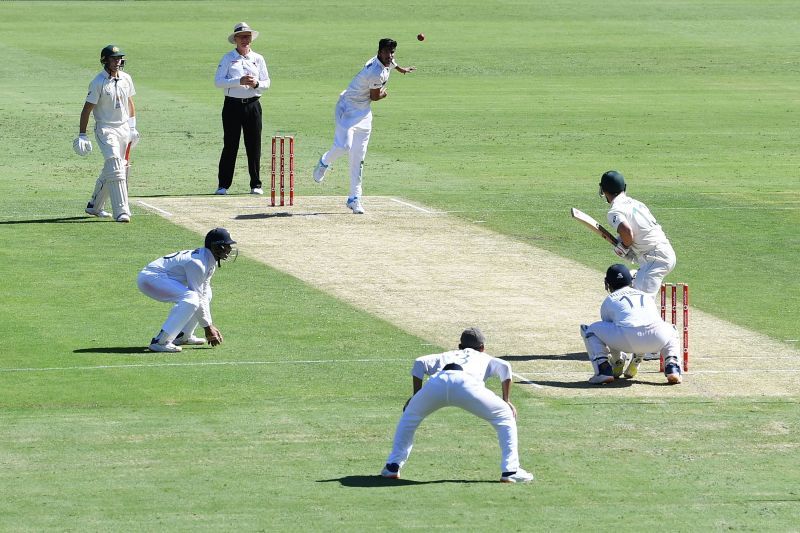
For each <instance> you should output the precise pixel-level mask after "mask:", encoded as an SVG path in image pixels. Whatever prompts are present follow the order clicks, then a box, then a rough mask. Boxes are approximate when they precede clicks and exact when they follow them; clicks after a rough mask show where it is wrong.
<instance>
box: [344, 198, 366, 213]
mask: <svg viewBox="0 0 800 533" xmlns="http://www.w3.org/2000/svg"><path fill="white" fill-rule="evenodd" d="M347 207H349V208H350V209H352V210H353V214H354V215H363V214H364V207H363V206H362V205H361V200H359V199H358V198H349V199H348V200H347Z"/></svg>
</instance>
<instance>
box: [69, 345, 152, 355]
mask: <svg viewBox="0 0 800 533" xmlns="http://www.w3.org/2000/svg"><path fill="white" fill-rule="evenodd" d="M72 353H130V354H142V353H155V352H151V351H150V350H149V349H148V348H147V347H146V346H110V347H108V348H103V347H96V348H78V349H77V350H72Z"/></svg>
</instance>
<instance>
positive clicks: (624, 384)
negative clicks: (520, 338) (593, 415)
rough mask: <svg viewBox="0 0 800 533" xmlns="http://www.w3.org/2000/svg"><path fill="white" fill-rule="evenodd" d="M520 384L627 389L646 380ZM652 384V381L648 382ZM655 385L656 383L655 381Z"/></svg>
mask: <svg viewBox="0 0 800 533" xmlns="http://www.w3.org/2000/svg"><path fill="white" fill-rule="evenodd" d="M518 383H519V384H520V385H525V384H534V385H539V386H542V387H554V388H557V389H598V388H599V389H626V388H628V387H630V386H632V385H633V384H634V383H635V384H637V385H641V384H643V383H645V382H641V381H635V380H632V379H615V380H614V381H612V382H611V383H606V384H604V385H597V384H595V383H589V381H588V380H585V379H584V380H581V381H538V380H537V381H532V380H527V381H519V382H518ZM647 384H648V385H651V383H647ZM653 385H654V383H653Z"/></svg>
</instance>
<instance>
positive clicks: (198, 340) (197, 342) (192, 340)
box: [172, 331, 206, 346]
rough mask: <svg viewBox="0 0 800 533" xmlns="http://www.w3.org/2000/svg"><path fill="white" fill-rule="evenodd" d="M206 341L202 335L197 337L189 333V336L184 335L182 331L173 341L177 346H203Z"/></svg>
mask: <svg viewBox="0 0 800 533" xmlns="http://www.w3.org/2000/svg"><path fill="white" fill-rule="evenodd" d="M205 343H206V340H205V339H204V338H202V337H195V336H194V335H189V336H188V337H186V336H184V334H183V332H182V331H181V332H180V333H178V336H177V337H175V340H174V341H172V344H174V345H175V346H186V345H191V346H201V345H203V344H205Z"/></svg>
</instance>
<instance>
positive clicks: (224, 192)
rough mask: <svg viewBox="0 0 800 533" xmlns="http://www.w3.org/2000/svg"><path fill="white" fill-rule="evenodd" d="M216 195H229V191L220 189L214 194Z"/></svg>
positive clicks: (223, 188)
mask: <svg viewBox="0 0 800 533" xmlns="http://www.w3.org/2000/svg"><path fill="white" fill-rule="evenodd" d="M214 194H219V195H225V194H228V189H226V188H225V187H220V188H219V189H217V190H216V192H214Z"/></svg>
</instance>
